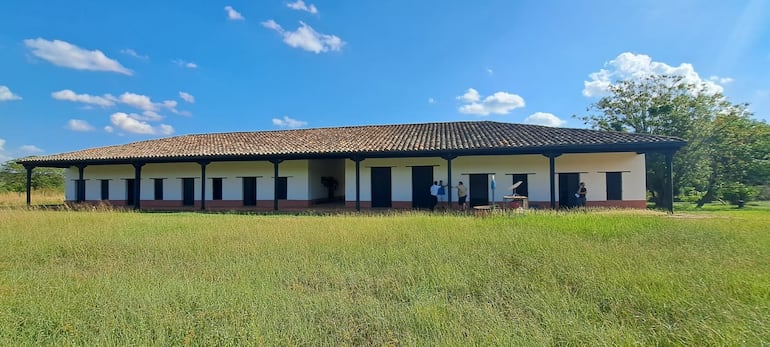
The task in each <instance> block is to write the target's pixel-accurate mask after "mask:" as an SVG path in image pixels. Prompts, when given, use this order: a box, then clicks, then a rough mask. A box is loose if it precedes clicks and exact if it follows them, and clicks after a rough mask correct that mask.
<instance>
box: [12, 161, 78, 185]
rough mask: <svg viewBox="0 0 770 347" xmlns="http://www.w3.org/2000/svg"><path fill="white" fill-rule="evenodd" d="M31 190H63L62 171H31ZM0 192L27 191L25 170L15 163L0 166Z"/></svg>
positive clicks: (53, 169)
mask: <svg viewBox="0 0 770 347" xmlns="http://www.w3.org/2000/svg"><path fill="white" fill-rule="evenodd" d="M31 184H32V188H33V189H44V190H60V191H63V190H64V169H56V168H43V167H40V168H35V169H34V170H32V182H31ZM0 190H2V191H11V192H17V193H23V192H24V191H26V190H27V170H26V169H25V168H24V166H22V165H21V164H19V163H17V162H15V161H7V162H5V163H3V164H2V165H0Z"/></svg>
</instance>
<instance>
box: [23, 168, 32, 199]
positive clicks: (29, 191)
mask: <svg viewBox="0 0 770 347" xmlns="http://www.w3.org/2000/svg"><path fill="white" fill-rule="evenodd" d="M24 168H25V169H27V206H30V205H31V204H32V170H33V169H34V168H35V167H34V166H31V165H30V166H27V165H24Z"/></svg>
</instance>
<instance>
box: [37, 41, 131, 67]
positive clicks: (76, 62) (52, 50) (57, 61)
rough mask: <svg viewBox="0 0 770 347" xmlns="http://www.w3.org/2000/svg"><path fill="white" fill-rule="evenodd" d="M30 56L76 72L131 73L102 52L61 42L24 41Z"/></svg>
mask: <svg viewBox="0 0 770 347" xmlns="http://www.w3.org/2000/svg"><path fill="white" fill-rule="evenodd" d="M24 44H25V45H26V46H27V48H29V49H31V50H32V54H33V55H35V56H36V57H38V58H41V59H43V60H47V61H49V62H51V63H52V64H54V65H58V66H62V67H68V68H73V69H76V70H90V71H111V72H117V73H122V74H124V75H132V74H133V72H132V71H131V70H129V69H126V68H125V67H123V65H121V64H120V63H119V62H118V61H117V60H113V59H110V58H108V57H107V56H106V55H104V53H102V51H100V50H93V51H89V50H86V49H83V48H80V47H78V46H75V45H73V44H71V43H69V42H65V41H61V40H53V41H48V40H46V39H42V38H36V39H27V40H24Z"/></svg>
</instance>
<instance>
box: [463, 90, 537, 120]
mask: <svg viewBox="0 0 770 347" xmlns="http://www.w3.org/2000/svg"><path fill="white" fill-rule="evenodd" d="M457 99H458V100H460V101H462V102H464V103H466V104H465V105H462V106H460V108H459V109H458V110H459V111H460V113H465V114H475V115H479V116H486V115H489V114H490V113H493V114H508V113H510V112H511V111H512V110H514V109H516V108H519V107H524V105H525V104H524V99H523V98H522V97H521V96H518V95H516V94H511V93H506V92H497V93H494V94H492V95H490V96H487V97H486V98H484V100H483V101H482V100H481V95H479V92H478V91H476V89H473V88H468V91H467V92H465V94H463V95H461V96H458V97H457Z"/></svg>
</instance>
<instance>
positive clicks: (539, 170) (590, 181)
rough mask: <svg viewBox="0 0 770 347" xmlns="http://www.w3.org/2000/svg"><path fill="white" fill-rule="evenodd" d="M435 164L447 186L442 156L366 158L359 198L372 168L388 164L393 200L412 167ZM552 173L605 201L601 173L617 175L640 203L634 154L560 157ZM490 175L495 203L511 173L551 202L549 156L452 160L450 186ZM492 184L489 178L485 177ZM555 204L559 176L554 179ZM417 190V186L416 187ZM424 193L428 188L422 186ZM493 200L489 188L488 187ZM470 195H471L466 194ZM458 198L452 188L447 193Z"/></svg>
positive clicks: (401, 197) (349, 193)
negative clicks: (571, 178)
mask: <svg viewBox="0 0 770 347" xmlns="http://www.w3.org/2000/svg"><path fill="white" fill-rule="evenodd" d="M420 165H435V166H434V168H433V177H434V179H435V180H437V181H438V180H443V181H444V183H447V161H446V160H444V159H441V158H398V159H391V158H384V159H366V160H364V161H362V162H361V200H362V201H369V200H371V181H370V180H371V169H370V168H371V167H378V166H389V167H391V175H392V178H391V179H392V187H393V188H392V189H393V190H392V199H393V201H411V200H412V171H411V166H420ZM555 168H556V173H557V174H558V173H559V172H580V179H581V180H582V181H584V182H586V186H587V187H588V189H589V192H588V200H592V201H599V200H606V197H607V195H606V191H605V190H606V182H605V172H607V171H621V172H623V174H622V179H623V200H644V199H645V165H644V155H643V154H636V153H592V154H564V155H562V156H560V157H558V158H556V161H555ZM478 173H490V174H494V175H495V183H496V189H495V192H494V193H495V200H496V201H502V197H503V195H508V194H510V193H511V191H509V190H508V189H507V188H508V187H509V186H511V185H512V184H513V178H512V176H511V175H510V174H529V175H528V184H529V199H530V200H531V201H550V199H551V191H550V181H549V178H548V175H549V167H548V158H547V157H545V156H542V155H503V156H473V157H458V158H456V159H454V160H452V185H457V182H458V181H463V183H464V184H465V186H466V187H468V186H469V183H468V181H469V176H468V174H478ZM355 178H356V174H355V163H354V162H353V161H352V160H346V161H345V181H346V191H345V200H347V201H355V200H356V185H355ZM490 181H491V178H490ZM555 182H556V192H557V200H558V191H559V187H558V177H555ZM418 189H420V188H418ZM425 189H429V187H425ZM488 190H489V191H488V195H489V197H490V199H491V198H492V189H491V187H490V188H488ZM469 193H470V191H469ZM452 198H453V200H455V201H456V200H457V190H453V191H452Z"/></svg>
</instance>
